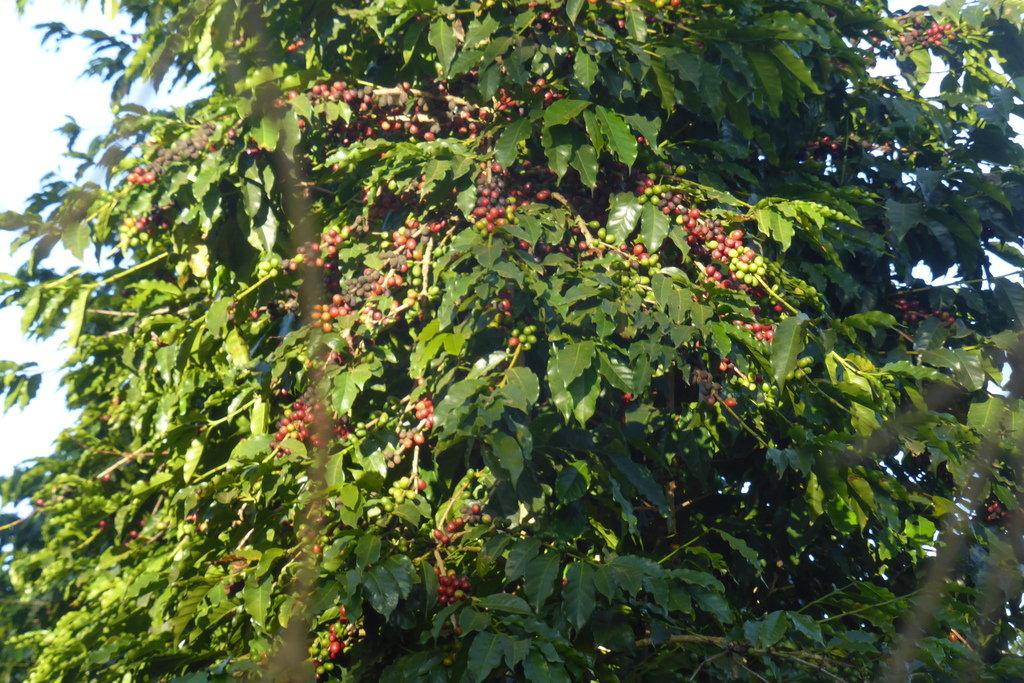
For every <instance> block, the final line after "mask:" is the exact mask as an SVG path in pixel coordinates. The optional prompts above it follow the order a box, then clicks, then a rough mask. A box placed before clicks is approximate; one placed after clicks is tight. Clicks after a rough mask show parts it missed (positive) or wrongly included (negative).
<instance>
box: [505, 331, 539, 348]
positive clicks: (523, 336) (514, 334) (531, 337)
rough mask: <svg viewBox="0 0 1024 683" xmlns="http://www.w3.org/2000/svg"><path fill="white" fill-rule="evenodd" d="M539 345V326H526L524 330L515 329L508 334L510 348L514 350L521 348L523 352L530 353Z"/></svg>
mask: <svg viewBox="0 0 1024 683" xmlns="http://www.w3.org/2000/svg"><path fill="white" fill-rule="evenodd" d="M536 343H537V326H536V325H524V326H523V327H522V328H519V327H516V328H513V329H512V331H511V332H509V333H508V347H509V348H510V349H514V348H516V347H517V346H521V347H522V349H523V351H529V350H530V349H532V348H533V345H534V344H536Z"/></svg>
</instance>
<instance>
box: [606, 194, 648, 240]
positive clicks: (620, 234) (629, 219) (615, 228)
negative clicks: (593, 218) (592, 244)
mask: <svg viewBox="0 0 1024 683" xmlns="http://www.w3.org/2000/svg"><path fill="white" fill-rule="evenodd" d="M641 208H642V206H641V204H640V203H639V202H637V199H636V195H635V194H633V193H631V192H620V193H619V194H616V195H614V196H613V197H612V200H611V205H610V206H609V207H608V223H607V225H606V230H607V231H608V234H609V235H610V236H611V238H612V239H614V240H615V241H616V242H625V241H626V240H627V239H628V238H629V236H630V234H632V232H633V230H635V229H636V225H637V222H638V221H639V220H640V210H641Z"/></svg>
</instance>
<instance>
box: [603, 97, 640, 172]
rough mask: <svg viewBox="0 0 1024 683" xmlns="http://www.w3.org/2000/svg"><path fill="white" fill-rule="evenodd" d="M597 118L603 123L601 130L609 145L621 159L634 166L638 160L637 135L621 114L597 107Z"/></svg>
mask: <svg viewBox="0 0 1024 683" xmlns="http://www.w3.org/2000/svg"><path fill="white" fill-rule="evenodd" d="M597 120H598V121H600V123H601V131H602V132H603V133H604V135H605V137H606V138H607V140H608V147H609V148H611V150H612V151H613V152H615V156H617V157H618V158H619V161H621V162H622V163H624V164H626V165H627V166H632V165H633V162H634V161H636V155H637V142H636V137H634V136H633V133H632V132H631V131H630V130H629V125H628V124H627V123H626V122H625V121H624V120H623V118H622V117H621V116H619V115H618V114H616V113H615V112H613V111H612V110H610V109H606V108H605V107H602V106H598V107H597Z"/></svg>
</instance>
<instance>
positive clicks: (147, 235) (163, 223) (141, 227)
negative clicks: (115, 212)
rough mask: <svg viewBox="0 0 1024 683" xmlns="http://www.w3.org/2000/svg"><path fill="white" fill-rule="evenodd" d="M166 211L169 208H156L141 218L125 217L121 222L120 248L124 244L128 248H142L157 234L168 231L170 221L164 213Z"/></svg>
mask: <svg viewBox="0 0 1024 683" xmlns="http://www.w3.org/2000/svg"><path fill="white" fill-rule="evenodd" d="M168 209H170V207H156V208H154V209H153V210H152V211H150V212H149V213H148V214H147V215H145V216H142V217H141V218H132V217H131V216H127V217H126V218H125V219H124V220H123V221H122V222H121V225H122V227H123V233H122V235H121V240H122V242H121V244H122V246H124V245H125V244H127V245H128V246H130V247H139V246H142V245H144V244H146V243H148V242H149V241H150V240H151V239H153V237H154V236H155V235H157V234H158V233H159V232H161V231H166V230H169V229H170V227H171V220H170V218H169V217H168V216H167V213H166V212H167V210H168Z"/></svg>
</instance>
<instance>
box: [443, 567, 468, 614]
mask: <svg viewBox="0 0 1024 683" xmlns="http://www.w3.org/2000/svg"><path fill="white" fill-rule="evenodd" d="M434 571H435V572H436V573H437V602H438V603H439V604H441V605H453V604H455V603H457V602H462V601H464V600H465V599H466V598H468V597H469V593H470V591H471V590H472V587H471V585H470V582H469V577H468V576H466V575H465V574H456V573H455V571H454V570H452V569H449V570H448V573H447V574H442V573H441V570H440V569H439V568H437V567H435V568H434Z"/></svg>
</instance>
